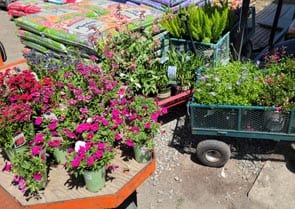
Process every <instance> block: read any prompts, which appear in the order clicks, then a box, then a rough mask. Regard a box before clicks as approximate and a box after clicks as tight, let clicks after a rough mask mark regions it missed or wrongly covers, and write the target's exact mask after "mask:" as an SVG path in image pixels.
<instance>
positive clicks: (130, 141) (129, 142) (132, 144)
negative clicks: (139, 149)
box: [126, 139, 134, 147]
mask: <svg viewBox="0 0 295 209" xmlns="http://www.w3.org/2000/svg"><path fill="white" fill-rule="evenodd" d="M126 145H127V146H129V147H134V142H133V141H132V140H131V139H128V140H127V141H126Z"/></svg>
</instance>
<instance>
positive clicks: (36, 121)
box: [34, 117, 43, 126]
mask: <svg viewBox="0 0 295 209" xmlns="http://www.w3.org/2000/svg"><path fill="white" fill-rule="evenodd" d="M42 122H43V119H42V117H37V118H36V120H35V122H34V123H35V125H37V126H39V125H41V123H42Z"/></svg>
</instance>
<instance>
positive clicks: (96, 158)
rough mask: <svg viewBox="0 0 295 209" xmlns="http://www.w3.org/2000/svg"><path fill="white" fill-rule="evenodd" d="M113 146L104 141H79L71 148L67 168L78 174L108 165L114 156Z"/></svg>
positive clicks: (70, 171)
mask: <svg viewBox="0 0 295 209" xmlns="http://www.w3.org/2000/svg"><path fill="white" fill-rule="evenodd" d="M114 156H115V154H114V152H113V149H112V147H111V146H109V145H108V144H107V143H104V142H93V141H91V140H90V141H77V142H76V144H75V148H74V149H70V150H69V154H68V156H67V158H68V160H67V163H66V165H65V166H66V170H67V171H68V172H69V173H72V174H74V175H76V176H78V175H81V174H83V172H84V171H85V170H87V171H95V170H97V169H99V168H101V167H104V166H106V165H107V164H108V163H110V161H111V160H112V159H113V158H114Z"/></svg>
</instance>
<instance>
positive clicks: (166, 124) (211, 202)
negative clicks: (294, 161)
mask: <svg viewBox="0 0 295 209" xmlns="http://www.w3.org/2000/svg"><path fill="white" fill-rule="evenodd" d="M200 139H201V137H196V136H193V135H192V134H191V132H190V125H189V117H188V116H187V115H186V107H185V106H181V107H178V108H175V109H172V110H171V111H170V113H169V114H168V115H167V116H166V117H164V118H163V125H162V132H161V134H159V136H158V137H157V138H156V148H155V157H156V160H157V166H156V171H155V173H154V174H153V175H152V176H151V177H150V178H149V179H147V180H146V181H145V182H144V183H143V185H141V186H140V187H139V188H138V190H137V201H138V209H159V208H161V209H174V208H175V209H188V208H196V209H197V208H200V209H211V208H212V209H213V208H214V209H216V208H218V209H219V208H226V209H233V208H239V209H246V208H247V209H249V208H255V207H257V206H256V204H254V203H251V202H250V201H249V200H248V198H247V193H248V192H249V190H250V189H251V187H252V185H253V183H254V181H255V179H256V177H257V175H258V174H259V172H260V171H261V169H262V167H263V165H264V163H265V160H268V159H269V158H270V157H271V155H270V154H271V153H273V152H274V147H275V144H276V143H275V142H272V141H263V140H258V141H257V140H256V141H255V140H250V139H242V140H241V139H237V140H234V139H233V140H228V142H229V143H230V144H231V151H232V157H231V159H230V160H229V162H228V163H227V164H226V165H225V166H224V167H223V168H209V167H206V166H203V165H201V164H200V163H199V162H198V160H197V159H196V156H195V154H194V151H195V146H196V144H197V142H198V140H200Z"/></svg>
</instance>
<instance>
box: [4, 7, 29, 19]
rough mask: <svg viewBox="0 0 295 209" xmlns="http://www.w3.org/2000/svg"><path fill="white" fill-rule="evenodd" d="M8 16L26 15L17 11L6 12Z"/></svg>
mask: <svg viewBox="0 0 295 209" xmlns="http://www.w3.org/2000/svg"><path fill="white" fill-rule="evenodd" d="M7 13H8V14H9V15H10V16H13V17H22V16H26V15H27V14H26V13H25V12H23V11H19V10H11V9H10V10H8V12H7Z"/></svg>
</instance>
